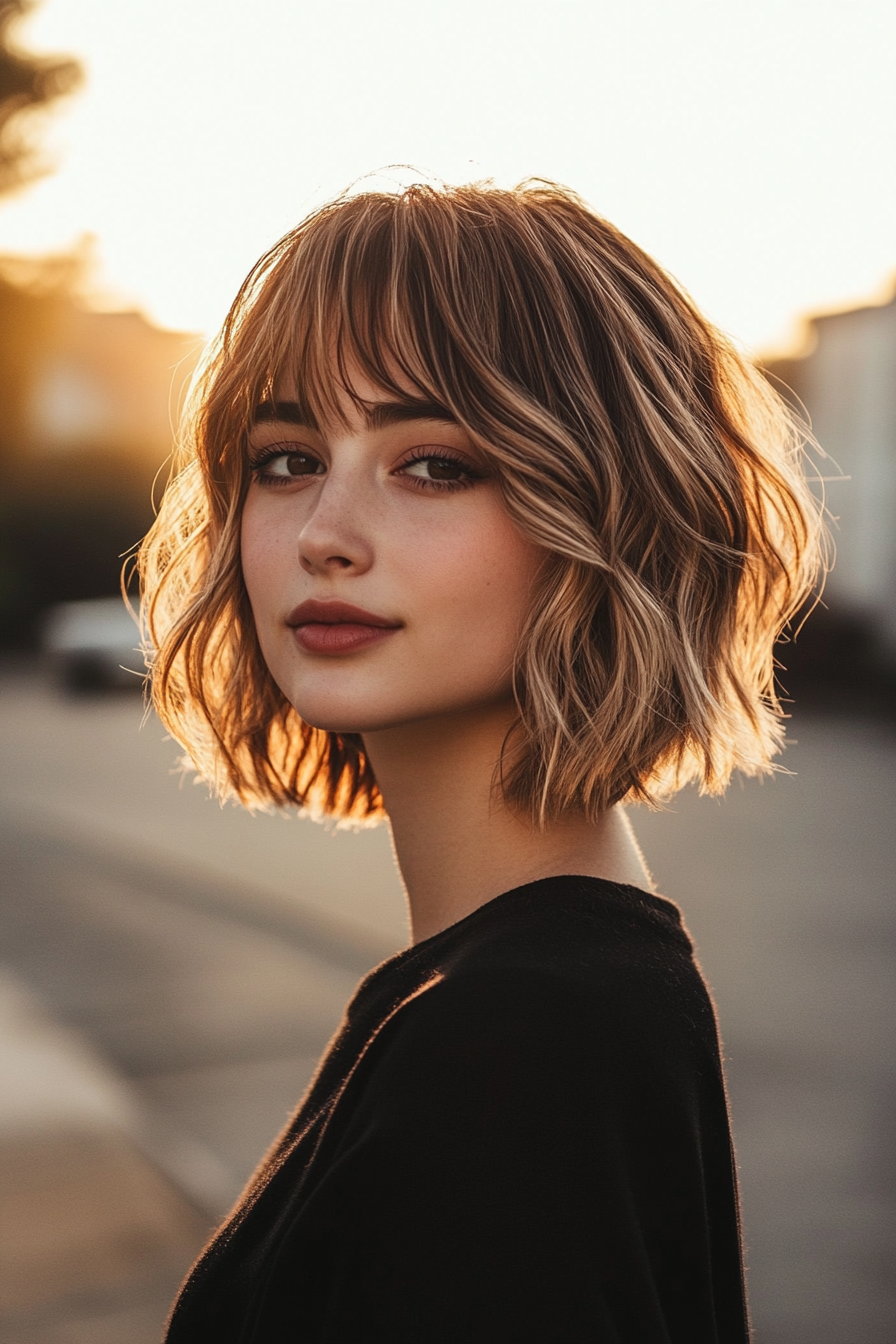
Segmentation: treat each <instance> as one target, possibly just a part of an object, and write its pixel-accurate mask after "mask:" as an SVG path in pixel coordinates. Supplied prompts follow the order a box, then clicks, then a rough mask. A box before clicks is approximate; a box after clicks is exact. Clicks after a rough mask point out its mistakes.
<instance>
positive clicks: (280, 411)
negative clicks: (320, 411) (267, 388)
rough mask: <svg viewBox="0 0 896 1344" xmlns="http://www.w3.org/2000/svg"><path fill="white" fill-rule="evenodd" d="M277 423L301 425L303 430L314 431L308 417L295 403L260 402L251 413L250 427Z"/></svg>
mask: <svg viewBox="0 0 896 1344" xmlns="http://www.w3.org/2000/svg"><path fill="white" fill-rule="evenodd" d="M272 420H275V421H279V422H280V423H281V424H286V425H303V426H304V428H305V429H314V425H312V424H309V421H308V416H307V415H304V414H303V413H302V408H301V406H300V405H299V403H298V402H297V401H260V402H259V403H258V405H257V406H256V407H255V410H254V411H253V412H252V418H251V420H250V422H249V423H250V424H251V425H263V424H267V423H269V422H270V421H272Z"/></svg>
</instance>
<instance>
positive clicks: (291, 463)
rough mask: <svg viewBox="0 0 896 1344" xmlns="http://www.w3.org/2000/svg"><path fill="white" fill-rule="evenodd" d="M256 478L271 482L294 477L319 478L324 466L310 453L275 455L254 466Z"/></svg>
mask: <svg viewBox="0 0 896 1344" xmlns="http://www.w3.org/2000/svg"><path fill="white" fill-rule="evenodd" d="M254 470H255V473H256V475H257V476H259V477H262V478H265V477H266V478H267V479H268V480H271V479H272V478H273V479H275V480H290V478H294V477H296V476H321V475H323V472H324V464H323V462H321V461H320V459H319V458H316V457H312V456H311V454H310V453H276V454H274V456H272V457H268V458H263V459H262V460H261V461H260V462H257V463H256V464H255V468H254Z"/></svg>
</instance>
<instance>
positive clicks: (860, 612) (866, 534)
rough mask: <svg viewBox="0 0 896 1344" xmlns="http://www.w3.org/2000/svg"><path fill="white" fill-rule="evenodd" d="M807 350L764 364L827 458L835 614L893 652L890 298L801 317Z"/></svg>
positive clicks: (895, 550)
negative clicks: (864, 626) (853, 620)
mask: <svg viewBox="0 0 896 1344" xmlns="http://www.w3.org/2000/svg"><path fill="white" fill-rule="evenodd" d="M808 337H809V340H808V342H807V344H808V352H807V354H805V355H804V356H803V357H801V358H794V359H787V360H777V361H773V362H771V361H770V362H769V364H768V365H767V367H768V369H769V371H770V372H771V373H772V374H773V375H775V376H776V377H777V378H780V379H781V380H782V381H783V382H784V383H785V384H786V385H787V386H788V387H790V388H791V389H792V390H793V392H795V393H796V395H797V397H798V398H799V399H800V401H801V402H802V403H803V405H804V407H805V409H806V410H807V411H808V414H809V417H810V419H811V422H812V429H813V431H814V434H815V437H816V439H817V440H818V442H819V443H820V444H821V446H822V448H823V449H824V450H825V452H826V453H827V454H828V455H829V457H830V458H831V459H833V462H831V461H822V463H821V466H822V474H823V475H825V476H829V475H830V476H833V477H836V476H840V475H843V476H846V477H848V478H849V479H847V480H845V481H843V480H831V481H829V482H828V483H827V484H826V487H825V494H826V498H827V503H828V507H829V509H830V512H831V513H832V514H833V515H834V517H835V518H836V519H837V524H836V527H835V528H834V529H833V536H834V542H835V546H836V564H835V566H834V569H833V572H832V574H831V575H830V578H829V579H828V583H827V586H826V589H825V601H826V603H827V604H828V606H829V607H830V608H831V611H832V612H835V613H837V614H842V615H847V616H850V617H855V616H859V617H862V618H864V619H865V620H866V621H867V622H868V623H869V625H871V626H872V627H873V629H874V631H875V633H876V635H877V637H878V639H879V640H880V641H881V644H882V645H883V647H884V649H885V650H886V652H887V654H888V655H889V656H890V657H892V658H896V295H894V297H893V298H891V299H890V301H889V302H887V303H883V304H879V305H873V306H868V307H865V308H856V309H853V310H852V311H850V312H841V313H830V314H825V315H822V316H818V317H815V318H813V319H811V320H810V322H809V323H808Z"/></svg>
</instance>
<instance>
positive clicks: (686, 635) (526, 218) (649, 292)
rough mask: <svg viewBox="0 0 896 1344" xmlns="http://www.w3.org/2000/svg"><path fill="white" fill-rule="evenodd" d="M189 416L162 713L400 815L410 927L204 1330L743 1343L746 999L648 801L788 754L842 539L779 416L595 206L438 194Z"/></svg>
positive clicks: (234, 322)
mask: <svg viewBox="0 0 896 1344" xmlns="http://www.w3.org/2000/svg"><path fill="white" fill-rule="evenodd" d="M189 429H190V433H189V439H188V444H187V448H188V456H189V460H188V461H187V463H186V465H185V466H184V468H183V470H182V472H181V473H180V474H179V475H178V476H177V477H176V478H175V479H174V480H173V483H172V484H171V485H170V487H169V489H168V492H167V493H166V495H165V498H164V501H163V504H162V508H161V511H160V514H159V517H158V520H157V522H156V524H155V526H154V528H153V530H152V532H151V533H150V535H149V537H148V538H147V541H146V543H145V545H144V548H143V552H142V568H143V576H144V586H145V610H146V612H147V613H148V623H149V631H150V638H151V643H152V645H153V647H154V648H155V649H156V650H157V652H156V656H155V662H154V669H153V697H154V700H155V703H156V705H157V708H158V710H159V713H160V714H161V716H162V719H163V721H164V722H165V723H166V724H167V726H168V727H169V728H170V730H171V731H172V733H173V734H174V735H175V737H177V738H178V740H179V741H181V742H182V743H183V744H184V746H185V747H186V749H187V752H188V753H189V756H190V758H191V760H192V761H193V763H194V764H195V766H196V768H197V769H198V770H199V771H200V772H201V773H202V774H203V775H205V777H206V778H207V779H209V780H210V781H212V782H213V784H214V785H215V787H216V788H218V789H219V790H220V791H221V793H223V794H227V793H230V794H235V795H236V796H237V797H239V798H240V799H241V800H242V801H243V802H244V803H246V804H247V805H249V806H264V805H273V806H275V807H284V806H290V805H292V806H298V807H299V808H300V809H302V810H303V811H306V812H309V813H311V814H312V815H314V816H318V817H324V818H335V819H337V820H338V821H341V822H348V823H364V822H368V821H374V820H378V819H380V818H382V819H386V818H387V819H388V823H389V825H390V827H391V831H392V836H393V839H394V845H395V854H396V858H397V861H398V865H399V868H400V870H401V874H402V878H403V881H404V884H405V887H406V890H407V896H408V901H409V907H410V917H411V926H412V930H413V942H412V945H411V946H410V947H409V948H408V949H407V950H406V951H403V952H401V953H399V954H398V955H397V956H395V957H393V958H392V959H391V960H389V961H387V962H386V963H385V964H384V965H382V966H380V967H378V968H377V969H376V970H374V971H373V972H372V973H371V974H370V975H369V976H368V977H367V978H366V979H365V980H364V982H363V983H362V985H361V986H360V988H359V990H358V992H357V994H356V996H355V997H354V999H353V1000H352V1002H351V1004H350V1005H349V1007H348V1010H347V1013H346V1017H345V1020H344V1023H343V1026H342V1028H341V1029H340V1031H339V1033H338V1035H337V1036H336V1038H335V1040H334V1042H333V1044H332V1045H331V1047H330V1049H329V1051H328V1053H327V1054H326V1056H325V1058H324V1060H323V1061H322V1063H321V1065H320V1068H319V1070H318V1073H317V1076H316V1078H315V1080H314V1082H313V1083H312V1085H311V1087H310V1089H309V1091H308V1093H307V1095H306V1096H305V1098H304V1100H303V1102H302V1104H301V1106H300V1107H299V1109H298V1110H297V1112H296V1114H295V1117H294V1118H293V1120H292V1121H291V1123H290V1125H289V1126H288V1128H287V1130H286V1131H285V1132H284V1134H283V1135H282V1137H281V1138H280V1139H279V1140H278V1142H277V1143H276V1144H275V1146H274V1147H273V1149H272V1150H271V1152H270V1154H269V1156H268V1157H267V1158H266V1159H265V1161H264V1162H263V1164H262V1166H261V1167H260V1169H259V1171H258V1173H257V1174H256V1176H255V1177H254V1179H253V1181H252V1182H251V1184H250V1186H249V1188H248V1189H247V1191H246V1193H245V1195H244V1196H243V1198H242V1200H241V1201H240V1203H239V1204H238V1206H237V1208H236V1209H235V1211H234V1212H233V1214H232V1215H231V1217H230V1219H229V1220H228V1222H227V1223H226V1224H225V1226H224V1227H223V1228H222V1229H221V1231H220V1232H219V1233H218V1234H217V1236H216V1237H215V1238H214V1239H213V1241H212V1242H211V1244H210V1245H209V1247H208V1249H207V1250H206V1252H205V1254H204V1255H203V1257H202V1258H201V1259H200V1261H199V1263H198V1265H197V1266H196V1268H195V1269H194V1271H193V1273H192V1275H191V1276H190V1278H189V1279H188V1281H187V1283H186V1285H185V1287H184V1289H183V1291H182V1293H181V1296H180V1299H179V1301H178V1303H177V1304H176V1306H175V1309H174V1313H173V1316H172V1320H171V1323H170V1327H169V1334H168V1339H169V1341H170V1344H187V1342H188V1341H189V1342H190V1344H199V1342H200V1341H203V1342H204V1341H210V1340H214V1341H215V1344H227V1342H229V1341H232V1342H233V1344H236V1342H237V1341H240V1342H241V1344H248V1342H249V1341H253V1342H255V1344H279V1342H280V1341H283V1344H286V1341H289V1342H290V1344H299V1341H301V1342H302V1344H311V1342H316V1341H333V1342H335V1341H338V1342H340V1344H343V1342H344V1344H349V1341H351V1342H352V1344H354V1342H357V1344H362V1342H367V1341H380V1340H382V1341H389V1344H403V1342H404V1341H407V1342H408V1344H410V1342H411V1341H413V1342H414V1344H437V1342H440V1341H445V1344H449V1342H450V1344H461V1342H462V1341H463V1342H464V1344H469V1342H473V1341H475V1342H477V1344H478V1342H479V1341H482V1344H485V1342H486V1341H488V1344H505V1342H506V1344H524V1342H525V1341H538V1342H539V1344H553V1342H554V1341H578V1340H593V1341H596V1342H600V1344H604V1342H606V1344H611V1342H612V1344H661V1342H663V1344H665V1342H666V1341H674V1344H711V1342H716V1341H719V1342H723V1344H733V1342H734V1341H743V1340H745V1339H746V1338H747V1336H748V1325H747V1313H746V1306H745V1300H744V1291H743V1275H742V1264H741V1251H740V1242H739V1228H738V1212H737V1192H736V1180H735V1172H734V1166H733V1162H732V1152H731V1143H730V1137H729V1128H728V1116H727V1110H726V1102H725V1090H724V1082H723V1078H722V1070H721V1065H720V1056H719V1045H718V1038H717V1032H716V1024H715V1019H714V1014H713V1009H712V1005H711V1002H710V999H709V997H708V994H707V991H706V988H705V986H704V984H703V982H702V980H701V977H700V973H699V970H698V969H697V967H696V965H695V963H694V959H693V955H692V949H691V944H690V942H689V940H688V936H687V933H686V932H685V930H684V928H683V926H682V922H681V918H680V915H679V912H678V910H677V909H676V908H675V907H674V906H673V905H672V904H671V903H670V902H668V901H666V900H664V899H663V898H662V897H660V896H658V895H656V894H654V893H653V890H652V884H651V880H650V877H649V875H648V873H647V872H646V870H645V867H644V864H643V861H642V859H641V856H640V854H639V852H638V848H637V846H636V844H635V841H634V838H633V836H632V832H631V829H630V827H629V824H628V822H627V820H626V817H625V813H624V811H623V810H622V807H621V805H622V804H623V803H625V802H626V801H631V800H641V801H646V802H652V801H656V800H659V799H661V798H662V797H664V796H668V795H669V794H670V793H671V792H673V791H674V790H675V789H677V788H679V787H680V786H681V785H682V784H684V783H685V782H687V781H690V780H696V781H697V782H699V784H700V785H701V787H702V788H704V789H706V790H710V791H713V792H718V791H720V790H721V789H722V788H723V787H724V785H725V783H726V782H727V780H728V778H729V776H730V775H731V773H732V771H733V770H734V769H740V770H743V771H746V772H747V773H757V772H761V771H765V770H768V769H769V768H770V761H771V758H772V756H773V755H774V753H775V752H776V751H777V750H778V749H779V747H780V745H781V740H782V725H781V716H780V709H779V706H778V704H777V701H776V698H775V691H774V685H773V661H772V646H773V643H774V641H775V639H776V637H777V636H778V634H779V633H780V631H781V629H782V627H783V626H784V625H785V624H786V623H787V621H788V619H789V618H790V617H791V616H792V615H793V613H794V612H795V611H796V610H797V608H798V607H799V606H800V604H801V603H802V602H803V600H804V599H805V596H806V594H807V592H808V591H809V589H810V588H811V585H812V582H813V580H814V575H815V571H816V562H817V551H818V530H819V528H818V515H817V510H816V509H815V507H814V505H813V503H812V500H811V497H810V495H809V494H808V493H807V490H806V487H805V485H804V483H803V480H802V477H801V475H800V468H799V454H800V442H799V437H798V435H797V434H796V432H795V430H794V428H793V427H792V425H791V423H790V421H789V419H788V417H787V414H786V412H785V410H784V408H783V406H782V405H781V403H780V402H779V401H778V400H777V398H776V397H775V396H774V394H773V393H772V392H771V391H770V390H769V389H768V387H767V386H766V385H765V384H764V383H763V381H762V380H761V379H760V378H759V377H758V376H757V375H756V374H755V373H754V372H753V371H752V370H751V369H750V368H749V367H748V366H747V365H746V364H745V363H744V361H743V360H742V359H741V358H739V356H738V355H737V354H736V353H735V352H734V351H733V350H732V349H731V347H730V346H729V345H728V344H727V343H726V342H725V341H724V340H723V339H722V338H721V337H720V336H719V334H718V333H717V332H716V331H714V330H713V329H712V328H711V327H710V326H709V325H708V323H707V322H706V321H705V320H704V319H703V318H702V317H701V316H700V315H699V314H698V313H697V312H696V311H695V309H694V307H693V305H692V304H691V303H690V301H689V300H688V299H687V298H686V297H685V296H684V295H683V294H682V292H681V291H680V290H679V289H678V288H677V287H676V285H675V284H674V283H673V281H671V280H670V278H669V277H668V276H667V275H665V274H664V273H663V271H662V270H661V269H660V268H659V267H658V266H657V265H656V264H655V263H654V262H652V261H651V260H650V259H649V258H648V257H646V256H645V255H644V253H643V252H641V251H640V250H639V249H638V248H637V247H636V246H635V245H634V244H633V243H631V242H630V241H629V240H628V239H626V238H625V237H623V236H622V235H621V234H620V233H619V232H618V231H617V230H616V229H614V228H613V227H611V226H610V225H609V224H607V223H606V222H605V221H603V220H601V219H600V218H598V217H597V216H595V215H594V214H593V213H592V212H591V211H590V210H589V209H588V208H587V207H586V206H585V205H584V204H583V203H582V202H581V201H580V200H579V199H578V198H577V197H576V196H575V195H573V194H572V193H571V192H569V191H567V190H565V189H563V188H560V187H557V186H554V185H551V184H548V183H542V182H532V183H528V184H525V185H524V186H522V187H520V188H518V189H517V190H514V191H503V190H499V189H497V188H494V187H492V186H490V185H484V186H466V187H459V188H445V189H434V188H432V187H429V186H415V187H411V188H410V189H408V190H406V191H403V192H401V193H398V194H394V195H390V194H382V193H373V192H372V193H368V194H363V195H357V196H351V197H347V198H345V199H342V200H340V201H338V202H336V203H335V204H333V205H331V206H328V207H327V208H325V209H323V210H321V211H319V212H318V213H316V214H315V215H313V216H312V217H311V218H309V219H307V220H306V221H305V222H304V223H303V224H301V225H300V226H299V228H297V229H296V230H295V231H294V232H293V233H291V234H289V235H288V236H287V237H286V238H284V239H283V240H282V242H280V243H279V244H278V245H277V246H276V247H275V248H273V249H272V251H271V252H270V253H269V254H268V255H267V256H266V257H264V258H263V259H262V260H261V261H260V262H259V264H258V266H257V267H256V268H255V270H254V271H253V272H252V274H251V275H250V277H249V278H248V280H247V281H246V283H245V285H244V286H243V289H242V290H241V292H240V294H239V296H238V297H237V299H236V302H235V304H234V306H233V308H232V310H231V313H230V315H229V317H228V319H227V322H226V324H225V327H224V330H223V332H222V335H221V337H220V338H219V340H218V342H217V343H216V344H215V345H214V347H213V348H212V350H211V352H210V355H209V358H208V361H207V363H206V366H205V368H204V372H203V374H202V377H201V380H200V382H199V384H198V388H197V392H196V396H195V401H194V405H193V411H192V415H191V419H190V421H189ZM358 880H359V881H363V874H361V873H359V875H358Z"/></svg>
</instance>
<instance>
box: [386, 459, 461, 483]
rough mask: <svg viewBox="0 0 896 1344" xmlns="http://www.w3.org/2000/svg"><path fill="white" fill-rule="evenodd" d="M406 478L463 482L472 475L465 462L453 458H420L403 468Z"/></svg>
mask: <svg viewBox="0 0 896 1344" xmlns="http://www.w3.org/2000/svg"><path fill="white" fill-rule="evenodd" d="M402 470H403V473H404V475H405V476H416V477H417V478H418V479H420V480H424V481H461V480H463V479H464V478H465V477H468V476H469V475H470V472H469V469H468V468H467V467H465V466H464V464H463V462H457V461H455V459H454V458H453V457H420V458H418V459H417V461H416V462H409V463H408V465H407V466H406V467H403V468H402Z"/></svg>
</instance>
